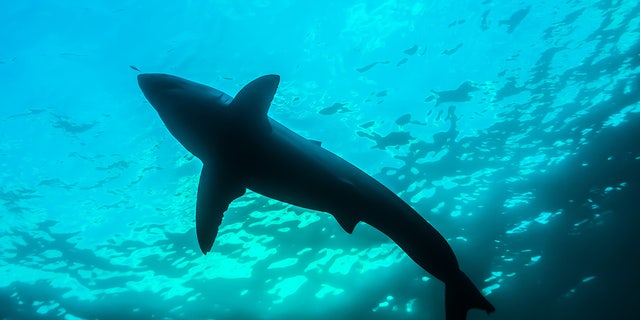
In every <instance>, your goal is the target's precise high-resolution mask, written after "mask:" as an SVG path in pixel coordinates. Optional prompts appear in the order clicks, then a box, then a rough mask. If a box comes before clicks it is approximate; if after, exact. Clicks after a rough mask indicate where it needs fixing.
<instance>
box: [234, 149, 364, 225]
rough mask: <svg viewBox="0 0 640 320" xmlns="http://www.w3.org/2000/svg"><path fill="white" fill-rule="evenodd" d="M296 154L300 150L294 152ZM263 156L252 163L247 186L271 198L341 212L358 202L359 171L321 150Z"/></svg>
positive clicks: (316, 208)
mask: <svg viewBox="0 0 640 320" xmlns="http://www.w3.org/2000/svg"><path fill="white" fill-rule="evenodd" d="M297 151H299V150H297ZM313 151H314V152H297V153H296V152H291V151H290V152H275V153H268V154H266V155H265V154H262V157H261V158H260V159H256V160H257V161H256V162H255V163H253V164H252V169H250V170H248V172H252V173H251V174H248V175H247V177H248V179H247V181H246V185H247V188H249V189H250V190H252V191H254V192H257V193H260V194H262V195H264V196H267V197H269V198H272V199H276V200H280V201H283V202H286V203H289V204H293V205H296V206H299V207H304V208H308V209H313V210H318V211H325V212H331V213H335V212H340V211H345V210H349V208H350V207H351V206H352V205H353V204H354V202H359V201H361V192H360V190H359V186H358V181H360V180H362V179H363V175H364V176H365V177H366V178H369V177H368V176H366V174H364V173H363V172H362V171H360V170H359V169H357V168H356V167H355V166H353V165H351V164H350V163H348V162H347V161H345V160H343V159H342V158H340V157H338V156H337V155H335V154H333V153H331V152H329V151H327V150H325V149H322V148H318V150H313Z"/></svg>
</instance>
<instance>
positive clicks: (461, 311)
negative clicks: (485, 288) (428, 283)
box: [445, 271, 496, 320]
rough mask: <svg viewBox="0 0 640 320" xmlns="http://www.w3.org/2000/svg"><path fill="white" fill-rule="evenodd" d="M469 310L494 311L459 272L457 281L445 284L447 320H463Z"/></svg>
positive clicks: (469, 281) (464, 275)
mask: <svg viewBox="0 0 640 320" xmlns="http://www.w3.org/2000/svg"><path fill="white" fill-rule="evenodd" d="M469 309H482V310H484V311H486V312H487V313H491V312H493V311H495V310H496V308H494V307H493V305H491V303H490V302H489V300H487V299H486V298H485V297H484V296H482V293H480V291H479V290H478V288H476V286H475V285H474V284H473V283H472V282H471V280H469V277H467V275H466V274H464V273H463V272H462V271H460V272H459V276H458V277H457V279H454V280H453V281H450V283H446V284H445V310H446V314H447V320H465V319H466V317H467V311H469Z"/></svg>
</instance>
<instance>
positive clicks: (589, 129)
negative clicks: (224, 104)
mask: <svg viewBox="0 0 640 320" xmlns="http://www.w3.org/2000/svg"><path fill="white" fill-rule="evenodd" d="M0 21H1V26H2V27H1V28H0V49H1V50H0V93H1V96H0V99H1V107H0V219H1V220H0V221H1V223H0V319H66V320H74V319H444V286H443V284H442V283H441V282H440V281H439V280H437V279H435V278H433V277H432V276H431V275H429V274H428V273H426V272H425V271H424V270H422V269H421V268H419V267H418V266H417V265H416V264H415V263H413V262H412V261H411V260H410V259H409V258H408V257H407V256H406V255H405V254H404V252H402V251H401V250H400V249H399V248H398V247H397V246H396V245H395V244H394V243H393V242H392V241H391V240H390V239H389V238H387V237H385V236H384V235H383V234H382V233H380V232H378V231H377V230H375V229H373V228H372V227H370V226H368V225H366V224H364V223H361V224H359V225H358V226H357V227H356V230H355V232H354V233H353V234H351V235H349V234H347V233H345V232H344V231H343V230H342V229H341V227H340V226H339V225H338V223H337V222H336V221H335V220H334V218H333V217H332V216H331V215H329V214H327V213H322V212H314V211H310V210H305V209H301V208H298V207H293V206H290V205H287V204H284V203H281V202H278V201H275V200H271V199H268V198H265V197H263V196H260V195H258V194H255V193H252V192H247V194H246V195H244V196H243V197H241V198H239V199H237V200H236V201H234V202H233V203H232V205H231V207H230V208H229V210H228V211H227V213H226V214H225V217H224V220H223V222H222V225H221V229H220V234H219V235H218V238H217V240H216V243H215V245H214V248H213V251H212V252H211V253H209V254H208V255H206V256H204V255H202V253H201V252H200V250H199V248H198V243H197V240H196V234H195V223H194V219H195V213H194V212H195V199H196V198H195V196H196V190H197V183H198V178H199V174H200V169H201V167H202V164H201V162H200V161H199V160H198V159H197V158H194V157H193V156H192V155H190V154H189V153H188V152H187V151H186V150H185V149H184V148H183V147H182V146H181V145H180V144H179V143H178V142H177V141H176V140H175V139H174V138H173V137H172V136H171V135H170V133H169V132H168V130H167V129H166V128H165V126H164V125H163V123H162V122H161V120H160V119H159V117H158V115H157V113H156V112H155V110H154V109H153V108H152V107H151V105H150V104H149V103H148V102H147V101H146V99H145V98H144V96H143V95H142V93H141V91H140V89H139V87H138V85H137V82H136V76H137V74H139V71H141V72H162V73H169V74H175V75H177V76H181V77H185V78H188V79H191V80H194V81H197V82H201V83H205V84H208V85H210V86H212V87H215V88H217V89H220V90H222V91H224V92H226V93H228V94H230V95H232V96H233V95H235V94H236V93H237V92H238V90H240V88H242V86H244V85H245V84H246V83H247V82H249V81H251V80H252V79H254V78H256V77H258V76H261V75H263V74H268V73H276V74H279V75H281V83H280V87H279V89H278V92H277V94H276V97H275V99H274V101H273V104H272V106H271V109H270V112H269V115H270V116H271V117H272V118H273V119H275V120H277V121H279V122H281V123H283V124H284V125H286V126H288V127H289V128H291V129H292V130H294V131H296V132H297V133H299V134H301V135H302V136H304V137H306V138H309V139H313V140H318V141H321V142H322V146H323V147H324V148H326V149H328V150H330V151H332V152H334V153H336V154H338V155H340V156H341V157H343V158H344V159H346V160H348V161H350V162H351V163H353V164H355V165H357V166H358V167H359V168H361V169H362V170H364V171H365V172H367V173H369V174H370V175H372V176H373V177H375V178H376V179H378V180H379V181H381V182H382V183H384V184H385V185H386V186H388V187H389V188H390V189H391V190H393V191H394V192H396V193H397V194H398V195H399V196H400V197H401V198H402V199H403V200H405V201H406V202H408V203H409V204H410V205H411V206H413V207H414V208H415V209H416V210H417V211H418V212H420V214H421V215H422V216H423V217H424V218H426V219H427V220H428V221H429V222H430V223H431V224H433V226H435V227H436V228H437V229H438V230H439V231H440V232H441V233H442V234H443V235H444V236H445V237H446V239H447V240H448V241H449V243H450V245H451V246H452V247H453V249H454V250H455V252H456V255H457V257H458V259H459V261H460V265H461V268H462V269H463V270H464V271H465V272H466V273H467V274H468V275H469V277H470V278H471V279H472V280H473V282H474V283H476V285H477V286H478V287H479V288H480V289H481V290H482V292H483V293H484V294H485V295H487V298H488V299H489V300H490V301H491V302H492V303H493V304H494V305H495V307H496V309H497V311H496V312H495V313H493V314H492V315H490V316H488V315H486V314H485V313H483V312H481V311H478V310H472V311H471V312H470V313H469V315H468V319H493V320H502V319H637V318H638V315H637V312H638V303H640V302H639V301H640V290H639V289H640V272H639V271H640V240H639V239H640V234H639V233H638V232H637V231H636V230H637V229H638V228H640V209H639V208H640V205H639V199H640V102H639V101H640V3H639V2H638V1H631V0H619V1H615V0H603V1H579V0H574V1H551V0H541V1H504V0H501V1H497V0H485V1H444V0H434V1H415V0H412V1H408V0H385V1H293V0H281V1H275V0H273V1H269V0H246V1H232V0H227V1H224V0H212V1H161V0H158V1H98V0H96V1H4V2H3V3H2V4H0ZM138 70H139V71H138Z"/></svg>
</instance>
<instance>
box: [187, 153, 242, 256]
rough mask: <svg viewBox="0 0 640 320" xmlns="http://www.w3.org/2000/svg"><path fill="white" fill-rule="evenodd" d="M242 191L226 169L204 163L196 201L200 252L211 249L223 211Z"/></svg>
mask: <svg viewBox="0 0 640 320" xmlns="http://www.w3.org/2000/svg"><path fill="white" fill-rule="evenodd" d="M244 193H245V188H244V187H243V186H242V185H241V184H240V183H238V182H237V181H235V180H234V179H233V177H232V176H231V175H230V174H229V173H228V171H227V170H224V168H221V166H216V164H211V163H205V164H204V166H203V167H202V173H201V174H200V183H199V184H198V199H197V202H196V234H197V235H198V244H199V245H200V250H202V253H204V254H207V252H209V251H211V247H213V242H214V241H215V239H216V236H217V235H218V227H220V224H221V223H222V216H223V215H224V212H225V211H226V210H227V209H228V208H229V204H230V203H231V201H233V200H234V199H236V198H238V197H240V196H242V195H243V194H244Z"/></svg>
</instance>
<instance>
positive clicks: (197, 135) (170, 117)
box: [138, 73, 233, 159]
mask: <svg viewBox="0 0 640 320" xmlns="http://www.w3.org/2000/svg"><path fill="white" fill-rule="evenodd" d="M138 85H139V86H140V89H142V92H143V93H144V96H145V97H146V98H147V100H148V101H149V102H150V103H151V105H153V107H154V108H155V109H156V111H157V112H158V114H159V115H160V118H161V119H162V121H163V122H164V124H165V125H166V126H167V129H169V132H171V134H172V135H173V136H174V137H175V138H176V139H177V140H178V141H180V143H181V144H182V145H183V146H184V147H185V148H187V150H189V151H190V152H191V153H193V154H194V155H195V156H197V157H198V158H200V159H202V157H205V156H207V150H208V149H209V146H210V145H211V144H212V143H214V142H213V141H214V140H212V139H216V136H219V130H221V127H223V126H225V125H226V122H227V121H225V113H226V111H225V110H227V109H228V108H227V107H228V106H229V104H230V103H231V101H232V100H233V98H232V97H231V96H229V95H227V94H225V93H224V92H222V91H219V90H216V89H214V88H211V87H209V86H206V85H203V84H200V83H197V82H193V81H189V80H187V79H183V78H180V77H176V76H172V75H168V74H160V73H146V74H140V75H138ZM222 129H224V128H222Z"/></svg>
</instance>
